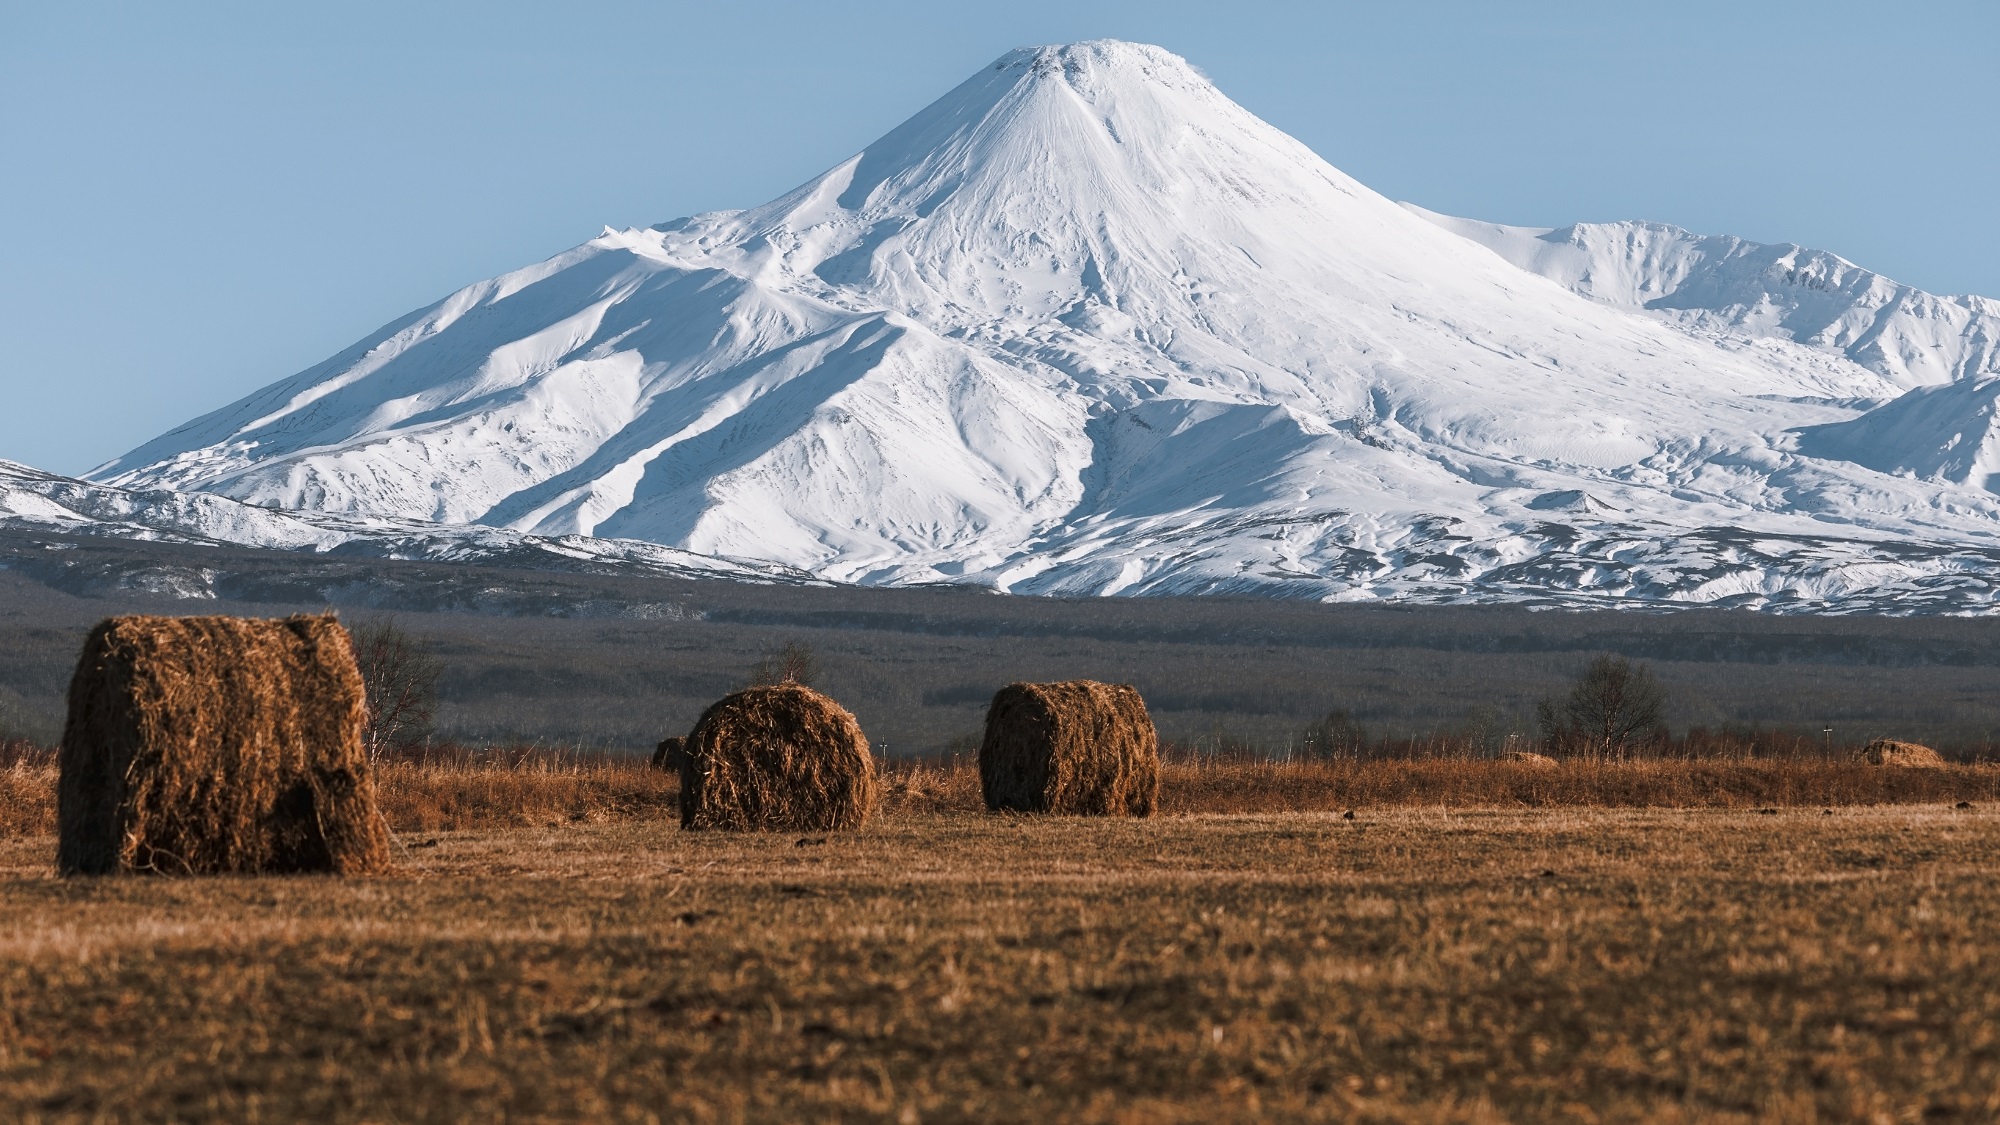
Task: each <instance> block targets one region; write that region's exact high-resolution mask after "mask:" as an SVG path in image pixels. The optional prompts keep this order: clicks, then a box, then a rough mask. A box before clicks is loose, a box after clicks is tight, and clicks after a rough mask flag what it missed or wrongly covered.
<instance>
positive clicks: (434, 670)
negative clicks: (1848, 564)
mask: <svg viewBox="0 0 2000 1125" xmlns="http://www.w3.org/2000/svg"><path fill="white" fill-rule="evenodd" d="M348 632H349V633H350V634H351V635H352V636H353V637H354V658H355V661H356V662H357V663H359V664H360V665H361V683H362V685H363V686H364V687H366V688H367V691H368V727H367V730H366V732H365V733H364V735H363V738H364V739H365V740H366V742H367V745H368V756H369V757H371V758H373V757H376V756H377V755H379V754H380V753H381V752H382V751H384V750H389V749H393V748H395V747H398V746H408V745H410V744H412V743H416V742H421V741H423V740H424V739H426V738H428V737H430V733H431V728H432V724H433V722H434V721H435V720H436V718H437V696H438V680H439V678H440V677H441V676H442V675H443V673H444V666H443V664H442V663H441V662H440V661H439V660H438V658H437V657H436V656H434V655H432V654H431V653H430V652H429V651H428V650H426V649H425V648H424V647H423V645H422V643H421V642H419V641H417V640H416V639H415V638H413V637H411V636H410V634H408V633H407V632H404V631H403V629H402V628H401V627H400V626H398V625H397V624H396V622H395V619H394V618H390V617H380V618H376V619H375V620H372V621H365V622H362V623H360V624H357V625H354V626H352V627H350V628H349V629H348Z"/></svg>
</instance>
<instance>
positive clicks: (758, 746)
mask: <svg viewBox="0 0 2000 1125" xmlns="http://www.w3.org/2000/svg"><path fill="white" fill-rule="evenodd" d="M683 761H684V764H683V765H682V767H681V827H683V828H723V829H734V830H737V831H784V832H825V831H829V830H832V829H839V828H859V827H861V825H862V824H863V823H864V822H866V821H867V819H868V814H869V813H870V812H872V811H873V810H874V807H875V759H874V758H873V757H872V756H871V755H870V754H869V753H868V739H867V737H866V736H865V735H863V734H862V733H861V724H860V723H857V722H855V721H854V716H853V715H851V714H849V713H848V712H847V709H846V708H844V707H842V706H841V705H840V704H838V703H835V702H834V701H833V700H831V699H828V698H827V697H826V696H824V695H821V694H820V693H818V692H816V691H814V690H813V689H811V688H809V687H805V686H803V685H800V684H793V683H785V684H769V685H765V686H760V687H752V688H745V689H743V690H742V691H739V692H736V693H735V694H733V695H728V696H725V697H723V698H722V699H721V700H719V701H718V702H716V703H715V704H713V705H712V706H710V707H709V709H708V710H706V711H704V712H702V715H701V720H700V721H699V722H697V723H696V724H695V726H694V730H693V731H692V732H691V733H690V734H689V735H688V736H687V743H686V746H685V748H684V759H683Z"/></svg>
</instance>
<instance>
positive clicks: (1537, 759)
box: [1500, 750, 1556, 770]
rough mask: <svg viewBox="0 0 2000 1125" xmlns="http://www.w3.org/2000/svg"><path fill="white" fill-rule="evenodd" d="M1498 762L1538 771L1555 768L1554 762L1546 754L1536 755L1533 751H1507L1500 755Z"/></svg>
mask: <svg viewBox="0 0 2000 1125" xmlns="http://www.w3.org/2000/svg"><path fill="white" fill-rule="evenodd" d="M1500 760H1501V761H1503V762H1512V763H1514V764H1515V765H1517V766H1533V767H1534V768H1535V769H1538V770H1552V769H1554V768H1556V760H1555V759H1554V758H1551V757H1549V756H1548V755H1547V754H1537V753H1535V752H1534V751H1533V750H1509V751H1507V752H1506V753H1505V754H1502V755H1500Z"/></svg>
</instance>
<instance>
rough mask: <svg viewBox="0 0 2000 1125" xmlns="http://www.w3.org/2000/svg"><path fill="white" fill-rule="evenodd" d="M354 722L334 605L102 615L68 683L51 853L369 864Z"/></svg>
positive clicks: (179, 867) (348, 651)
mask: <svg viewBox="0 0 2000 1125" xmlns="http://www.w3.org/2000/svg"><path fill="white" fill-rule="evenodd" d="M366 722H367V701H366V699H365V697H364V693H363V689H362V684H361V674H360V672H359V671H358V670H357V669H356V667H355V663H354V650H353V647H352V645H351V644H350V643H349V640H348V636H347V630H346V629H344V628H342V627H341V625H340V622H339V621H337V620H336V619H334V618H333V617H332V616H331V615H327V616H298V617H290V618H286V619H284V620H282V621H275V620H259V619H253V618H241V617H114V618H111V619H109V620H107V621H104V622H102V623H101V624H99V625H98V626H97V628H95V629H93V630H92V631H91V633H90V636H89V638H88V639H87V640H86V641H85V642H84V646H83V655H82V657H81V658H80V659H79V660H78V662H77V667H76V674H75V676H74V677H73V678H72V679H71V681H70V689H69V721H68V724H67V725H66V726H65V728H64V730H63V742H62V750H61V752H60V755H59V757H60V764H61V773H60V777H59V779H58V782H57V821H58V831H59V837H60V845H59V848H58V859H57V862H58V866H60V867H61V869H62V870H63V871H65V872H69V873H72V874H103V873H107V872H112V871H121V870H122V871H158V872H166V873H172V874H214V873H225V872H227V873H254V872H265V871H274V872H283V871H331V872H336V873H339V874H349V875H352V874H364V873H368V872H374V871H379V870H382V869H383V868H385V867H387V866H388V863H389V837H388V833H387V831H386V830H385V828H384V826H383V824H382V819H381V817H380V815H379V814H378V813H377V811H376V807H375V792H374V787H373V784H372V783H371V780H370V777H369V772H368V759H367V756H366V753H365V751H364V750H363V747H362V740H361V733H362V728H363V726H365V725H366Z"/></svg>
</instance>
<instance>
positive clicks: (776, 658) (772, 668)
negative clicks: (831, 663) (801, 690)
mask: <svg viewBox="0 0 2000 1125" xmlns="http://www.w3.org/2000/svg"><path fill="white" fill-rule="evenodd" d="M818 679H819V657H817V656H815V655H814V654H813V650H812V648H811V647H810V646H808V645H805V644H802V643H800V642H798V641H786V642H785V644H784V647H783V648H778V649H773V650H772V651H770V652H767V653H765V654H764V659H762V660H759V661H758V662H757V665H756V667H754V668H752V669H750V684H751V686H752V687H755V686H757V685H758V684H798V685H799V686H800V687H811V686H812V685H813V683H814V682H815V681H817V680H818Z"/></svg>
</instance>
